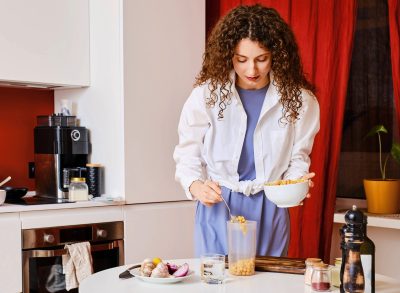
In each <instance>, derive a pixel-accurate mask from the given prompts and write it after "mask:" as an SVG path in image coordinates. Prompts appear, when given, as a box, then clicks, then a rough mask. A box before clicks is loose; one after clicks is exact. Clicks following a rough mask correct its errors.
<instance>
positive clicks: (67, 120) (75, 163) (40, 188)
mask: <svg viewBox="0 0 400 293" xmlns="http://www.w3.org/2000/svg"><path fill="white" fill-rule="evenodd" d="M34 150H35V172H34V173H35V175H34V176H35V182H36V193H37V196H36V197H40V198H42V200H43V198H46V199H47V200H46V201H53V202H54V203H62V202H69V201H68V183H69V179H70V177H75V176H76V177H85V174H84V171H85V167H86V163H87V162H88V156H89V154H90V142H89V132H88V129H87V128H85V127H82V126H77V120H76V117H75V116H64V115H62V114H53V115H50V116H38V117H37V126H36V127H35V129H34Z"/></svg>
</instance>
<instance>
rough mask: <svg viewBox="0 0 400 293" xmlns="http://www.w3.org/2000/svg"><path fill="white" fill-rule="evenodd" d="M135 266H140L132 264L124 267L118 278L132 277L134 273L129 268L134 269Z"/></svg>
mask: <svg viewBox="0 0 400 293" xmlns="http://www.w3.org/2000/svg"><path fill="white" fill-rule="evenodd" d="M136 268H140V265H134V266H132V267H130V268H128V269H126V270H125V271H123V272H122V273H120V274H119V278H120V279H124V280H125V279H130V278H133V277H134V275H132V274H131V272H130V270H133V269H136Z"/></svg>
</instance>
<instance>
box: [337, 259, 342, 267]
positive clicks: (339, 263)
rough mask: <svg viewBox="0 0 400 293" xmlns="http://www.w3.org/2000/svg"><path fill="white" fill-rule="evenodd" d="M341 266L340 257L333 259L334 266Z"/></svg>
mask: <svg viewBox="0 0 400 293" xmlns="http://www.w3.org/2000/svg"><path fill="white" fill-rule="evenodd" d="M341 264H342V258H341V257H337V258H335V266H338V265H341Z"/></svg>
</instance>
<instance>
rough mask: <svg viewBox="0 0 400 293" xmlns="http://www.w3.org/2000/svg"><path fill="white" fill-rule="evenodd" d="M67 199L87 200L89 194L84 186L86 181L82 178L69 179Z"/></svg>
mask: <svg viewBox="0 0 400 293" xmlns="http://www.w3.org/2000/svg"><path fill="white" fill-rule="evenodd" d="M68 189H69V193H68V198H69V199H70V200H73V201H80V200H88V199H89V192H88V186H87V184H86V179H85V178H82V177H73V178H71V183H70V184H69V188H68Z"/></svg>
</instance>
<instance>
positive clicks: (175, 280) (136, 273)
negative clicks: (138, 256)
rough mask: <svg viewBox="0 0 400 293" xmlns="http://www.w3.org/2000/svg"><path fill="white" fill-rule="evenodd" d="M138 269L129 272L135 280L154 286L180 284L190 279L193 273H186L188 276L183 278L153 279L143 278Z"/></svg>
mask: <svg viewBox="0 0 400 293" xmlns="http://www.w3.org/2000/svg"><path fill="white" fill-rule="evenodd" d="M139 269H140V268H136V269H133V270H131V271H130V272H131V274H132V275H134V276H135V277H136V278H138V279H140V280H142V281H144V282H148V283H154V284H172V283H178V282H181V281H183V280H186V279H189V278H190V277H192V276H193V275H194V271H190V270H189V272H188V274H187V275H186V276H184V277H173V276H171V277H169V278H153V277H143V276H141V275H140V271H139Z"/></svg>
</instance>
